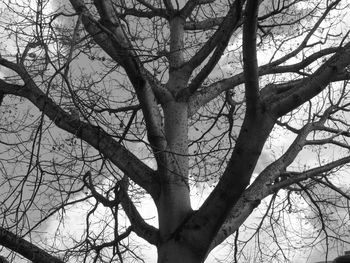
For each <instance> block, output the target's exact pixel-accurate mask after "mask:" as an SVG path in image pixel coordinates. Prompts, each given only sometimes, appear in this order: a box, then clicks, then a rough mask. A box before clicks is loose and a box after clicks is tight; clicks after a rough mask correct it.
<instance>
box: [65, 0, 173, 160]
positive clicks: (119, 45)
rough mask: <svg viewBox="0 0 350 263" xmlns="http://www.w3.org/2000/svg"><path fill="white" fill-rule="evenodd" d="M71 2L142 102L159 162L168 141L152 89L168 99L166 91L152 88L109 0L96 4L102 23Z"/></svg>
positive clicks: (157, 86) (90, 32) (77, 0)
mask: <svg viewBox="0 0 350 263" xmlns="http://www.w3.org/2000/svg"><path fill="white" fill-rule="evenodd" d="M70 2H71V3H72V5H73V7H74V8H75V10H76V11H77V12H79V13H81V14H82V21H83V24H84V26H85V28H86V30H87V31H88V32H89V34H90V35H91V36H93V38H94V40H95V41H96V42H97V43H98V44H99V45H100V47H101V48H102V49H103V50H104V51H106V52H107V53H108V54H109V55H110V56H111V57H112V58H113V59H114V60H115V61H117V62H118V63H120V64H121V65H122V66H123V67H124V69H125V71H126V73H127V75H128V77H129V79H130V81H131V83H132V84H133V86H134V88H135V91H136V94H137V97H138V99H139V101H140V105H141V108H142V111H143V114H144V117H145V120H146V127H147V134H148V140H149V142H150V144H151V146H152V149H153V151H154V152H155V154H156V158H158V157H159V153H160V152H161V151H162V150H164V149H165V148H166V141H165V138H164V132H163V131H162V117H161V113H160V111H159V108H158V103H157V99H156V97H155V93H154V91H153V89H156V90H157V91H158V93H161V94H162V95H163V97H164V95H165V96H166V95H167V92H166V90H165V89H162V88H161V87H160V86H159V85H152V86H151V84H153V83H154V81H153V79H149V76H150V74H148V73H147V71H146V70H145V69H144V68H143V67H142V66H141V64H140V61H139V60H138V59H137V54H136V53H135V52H134V50H133V48H132V46H131V43H130V41H129V39H128V38H127V36H126V35H125V33H124V30H123V28H122V26H121V24H120V23H119V21H118V18H117V17H116V16H115V13H114V12H113V6H112V2H111V1H110V0H103V1H94V3H95V5H96V7H97V10H98V11H99V13H100V17H101V19H102V20H101V23H99V22H96V21H95V20H94V18H93V17H92V15H91V14H90V12H89V11H88V9H87V8H86V6H85V4H84V3H83V2H82V1H81V0H71V1H70ZM159 89H162V90H161V91H160V90H159Z"/></svg>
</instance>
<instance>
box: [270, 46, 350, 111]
mask: <svg viewBox="0 0 350 263" xmlns="http://www.w3.org/2000/svg"><path fill="white" fill-rule="evenodd" d="M349 64H350V43H348V44H346V45H345V46H344V47H343V48H339V51H338V52H337V53H335V54H334V55H333V56H332V57H331V58H329V59H328V60H327V61H326V63H324V64H323V65H322V66H320V67H319V68H318V69H317V70H316V71H315V73H313V74H312V75H311V76H310V77H308V78H305V79H304V80H303V82H302V83H301V85H300V86H299V87H298V88H296V89H294V90H293V92H292V93H288V94H287V95H286V94H284V93H283V92H282V93H280V94H279V95H278V96H276V97H275V98H274V100H275V101H274V105H273V111H274V112H275V113H276V114H277V115H278V116H282V115H284V114H286V113H287V112H290V111H291V110H293V109H295V108H297V107H299V106H300V105H302V104H303V103H305V102H306V101H308V100H310V99H311V98H313V97H315V96H316V95H317V94H319V93H320V92H321V91H322V90H323V89H324V88H325V87H327V85H328V84H329V83H331V82H332V81H336V80H337V78H338V76H339V75H341V74H344V69H345V68H346V67H347V66H348V65H349Z"/></svg>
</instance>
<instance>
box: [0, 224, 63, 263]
mask: <svg viewBox="0 0 350 263" xmlns="http://www.w3.org/2000/svg"><path fill="white" fill-rule="evenodd" d="M0 245H2V246H4V247H6V248H8V249H10V250H12V251H15V252H16V253H18V254H20V255H22V256H23V257H25V258H26V259H28V260H30V261H32V262H34V263H64V262H63V261H62V260H60V259H58V258H56V257H54V256H52V255H50V254H49V253H47V252H46V251H45V250H43V249H41V248H39V247H38V246H36V245H33V244H32V243H30V242H28V241H27V240H25V239H24V238H22V237H19V236H17V235H15V234H13V233H11V232H10V231H8V230H6V229H5V228H3V227H0Z"/></svg>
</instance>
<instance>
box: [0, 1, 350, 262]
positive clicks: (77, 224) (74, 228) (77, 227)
mask: <svg viewBox="0 0 350 263" xmlns="http://www.w3.org/2000/svg"><path fill="white" fill-rule="evenodd" d="M0 5H1V4H0ZM348 22H349V23H348V24H350V19H349V21H348ZM344 24H346V22H344ZM266 58H269V56H268V55H266V56H265V55H263V54H260V55H259V64H260V65H262V64H265V63H266V62H268V61H264V60H265V59H266ZM220 66H221V69H222V70H223V71H224V72H225V71H226V70H230V66H228V65H227V64H225V59H222V60H221V65H220ZM4 76H5V73H4V72H3V71H2V70H1V68H0V78H3V77H4ZM291 140H292V139H291V138H286V137H283V136H280V137H279V139H278V141H276V142H275V146H276V148H277V147H282V148H283V147H284V148H285V149H286V148H287V146H288V145H289V144H290V142H291ZM302 158H308V153H304V154H303V155H302ZM271 161H273V160H272V158H271V157H270V156H269V151H268V150H265V151H264V152H263V154H262V156H261V158H260V161H259V163H258V166H257V170H261V169H263V167H265V165H267V164H268V163H269V162H271ZM347 179H348V180H349V181H348V180H347V183H349V182H350V178H347ZM194 190H195V189H194ZM192 194H193V198H192V201H193V206H194V207H193V208H196V206H199V205H200V204H201V202H202V201H203V200H204V199H203V198H204V197H205V196H206V195H207V194H208V193H207V192H204V193H201V192H200V193H195V192H193V193H192ZM87 208H88V206H87ZM87 208H86V209H87ZM86 209H84V207H83V206H82V205H79V208H78V207H75V208H74V209H70V210H67V213H66V216H65V227H64V228H63V229H62V232H61V233H60V235H62V236H67V237H68V236H69V235H74V236H75V235H76V236H80V235H81V234H82V233H83V231H84V227H85V218H84V217H83V216H82V214H83V213H84V211H85V210H86ZM99 209H100V211H101V212H103V210H104V208H103V207H100V208H99ZM140 212H141V214H142V215H143V216H144V218H153V219H152V220H148V221H147V222H148V223H151V224H153V225H155V226H156V225H157V218H156V217H155V215H156V209H155V206H154V204H153V203H152V201H151V200H150V199H149V200H147V201H145V202H144V203H143V204H142V208H141V209H140ZM295 220H296V222H299V220H298V219H297V218H295ZM56 227H57V221H56V220H55V219H51V220H50V221H49V222H48V223H47V225H46V229H45V231H46V233H47V234H46V235H47V236H46V237H44V238H47V239H48V240H49V239H51V237H52V234H54V233H55V230H56ZM43 230H44V229H43ZM135 238H137V237H135ZM141 242H142V241H141ZM217 250H218V251H217V252H216V253H211V255H210V257H209V258H208V259H207V261H206V262H207V263H211V262H214V257H213V256H212V254H215V256H217V257H220V258H224V257H225V255H226V253H227V252H228V251H227V248H226V249H225V248H222V247H219V248H217ZM142 253H143V254H144V255H145V257H146V258H147V259H146V258H145V261H146V262H156V250H155V247H154V246H151V245H149V249H144V250H143V251H142ZM321 253H322V250H321V248H320V251H318V250H317V248H315V250H314V251H313V252H311V255H310V257H309V261H307V262H313V261H316V260H322V259H323V258H322V257H320V255H321ZM340 253H342V251H340ZM338 254H339V252H338V251H336V252H335V253H334V252H333V253H331V254H330V258H334V257H335V256H337V255H338ZM303 255H304V252H301V253H300V255H297V256H296V258H295V259H294V261H293V262H295V263H297V262H305V260H304V257H303ZM308 256H309V255H308ZM300 260H302V261H300Z"/></svg>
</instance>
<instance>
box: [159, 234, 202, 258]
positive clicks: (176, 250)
mask: <svg viewBox="0 0 350 263" xmlns="http://www.w3.org/2000/svg"><path fill="white" fill-rule="evenodd" d="M157 262H158V263H179V262H181V263H201V262H203V259H201V257H200V256H199V255H197V254H196V253H195V252H194V250H193V249H191V247H188V246H184V245H182V244H180V243H179V242H177V241H175V240H174V239H173V240H170V241H168V242H167V243H164V244H162V245H161V246H159V247H158V261H157Z"/></svg>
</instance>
